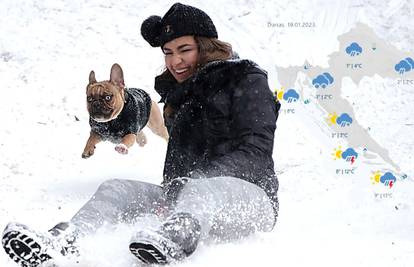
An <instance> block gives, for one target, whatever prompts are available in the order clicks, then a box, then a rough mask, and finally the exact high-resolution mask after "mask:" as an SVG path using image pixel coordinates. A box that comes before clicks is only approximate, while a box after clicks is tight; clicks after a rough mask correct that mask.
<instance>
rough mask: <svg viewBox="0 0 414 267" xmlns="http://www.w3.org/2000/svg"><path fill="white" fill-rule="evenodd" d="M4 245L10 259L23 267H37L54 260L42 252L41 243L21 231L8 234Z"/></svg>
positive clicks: (4, 237) (3, 241)
mask: <svg viewBox="0 0 414 267" xmlns="http://www.w3.org/2000/svg"><path fill="white" fill-rule="evenodd" d="M2 243H3V248H4V250H5V251H6V253H7V254H8V255H9V257H10V258H11V259H12V260H14V261H15V262H16V263H17V264H19V265H20V266H22V267H36V266H39V265H40V264H42V263H43V262H45V261H48V260H50V259H52V257H51V256H49V255H48V254H46V253H42V252H41V250H42V249H41V246H40V245H39V243H37V242H36V241H34V240H33V238H31V237H29V236H27V235H25V234H23V233H21V232H19V231H10V232H8V233H6V234H5V235H4V236H3V240H2Z"/></svg>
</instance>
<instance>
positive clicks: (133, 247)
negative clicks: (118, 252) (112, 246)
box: [129, 242, 168, 265]
mask: <svg viewBox="0 0 414 267" xmlns="http://www.w3.org/2000/svg"><path fill="white" fill-rule="evenodd" d="M129 250H130V251H131V253H132V254H133V255H134V256H135V257H137V258H138V259H139V260H140V261H142V262H143V263H145V264H163V265H164V264H167V263H168V261H167V256H166V255H165V253H163V252H162V251H161V250H160V249H158V248H156V247H155V246H154V245H152V244H147V243H142V242H134V243H131V244H130V245H129Z"/></svg>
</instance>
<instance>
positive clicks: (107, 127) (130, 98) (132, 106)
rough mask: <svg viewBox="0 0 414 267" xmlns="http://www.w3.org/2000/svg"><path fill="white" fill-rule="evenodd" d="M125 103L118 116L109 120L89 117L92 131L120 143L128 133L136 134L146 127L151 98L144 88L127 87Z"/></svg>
mask: <svg viewBox="0 0 414 267" xmlns="http://www.w3.org/2000/svg"><path fill="white" fill-rule="evenodd" d="M125 101H126V103H125V105H124V108H123V109H122V111H121V113H120V114H119V115H118V117H117V118H115V119H113V120H111V121H108V122H97V121H95V120H93V119H92V118H89V124H90V126H91V129H92V131H94V132H95V133H97V134H98V135H99V136H100V137H101V138H102V139H103V140H109V141H111V142H114V143H120V142H121V140H122V137H124V136H125V135H127V134H131V133H132V134H136V133H138V132H139V131H141V130H142V128H144V127H145V125H146V124H147V122H148V119H149V115H150V111H151V98H150V96H149V95H148V94H147V93H146V92H145V91H144V90H142V89H137V88H126V89H125Z"/></svg>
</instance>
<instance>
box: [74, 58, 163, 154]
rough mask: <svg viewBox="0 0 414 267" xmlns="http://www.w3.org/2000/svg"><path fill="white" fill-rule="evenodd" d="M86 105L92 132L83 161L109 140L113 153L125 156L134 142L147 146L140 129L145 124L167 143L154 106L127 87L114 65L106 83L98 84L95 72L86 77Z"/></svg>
mask: <svg viewBox="0 0 414 267" xmlns="http://www.w3.org/2000/svg"><path fill="white" fill-rule="evenodd" d="M86 102H87V109H88V112H89V125H90V126H91V132H90V135H89V139H88V141H87V142H86V145H85V149H84V150H83V153H82V158H89V157H90V156H92V155H93V154H94V152H95V147H96V144H98V143H99V142H101V141H111V142H112V143H115V144H117V145H116V146H115V150H116V151H117V152H119V153H121V154H128V148H130V147H131V146H132V145H133V144H134V143H135V142H137V143H138V144H139V145H140V146H144V145H145V144H146V143H147V138H146V136H145V134H144V133H143V132H142V129H143V128H144V127H145V126H146V125H147V126H148V128H150V129H151V131H152V132H153V133H155V134H156V135H158V136H160V137H162V138H163V139H165V140H166V141H168V132H167V129H166V127H165V125H164V120H163V118H162V116H161V112H160V110H159V108H158V106H157V103H155V102H154V101H152V100H151V98H150V96H149V95H148V94H147V93H146V92H145V91H144V90H142V89H137V88H126V87H125V83H124V75H123V71H122V68H121V66H119V65H118V64H116V63H115V64H114V65H113V66H112V68H111V74H110V79H109V81H101V82H97V81H96V79H95V72H94V71H91V72H90V74H89V84H88V85H87V87H86Z"/></svg>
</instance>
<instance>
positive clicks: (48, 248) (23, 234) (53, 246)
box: [2, 223, 78, 267]
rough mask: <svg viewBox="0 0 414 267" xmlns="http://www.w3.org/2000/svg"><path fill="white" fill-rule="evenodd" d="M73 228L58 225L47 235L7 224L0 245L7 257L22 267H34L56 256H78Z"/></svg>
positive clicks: (66, 225)
mask: <svg viewBox="0 0 414 267" xmlns="http://www.w3.org/2000/svg"><path fill="white" fill-rule="evenodd" d="M76 235H77V234H76V230H75V228H74V226H72V225H69V224H68V223H59V224H57V225H56V226H55V227H53V228H52V229H50V230H49V231H48V232H47V233H38V232H36V231H34V230H32V229H30V228H29V227H27V226H26V225H23V224H19V223H9V224H8V225H7V226H6V228H5V229H4V232H3V236H2V245H3V248H4V250H5V251H6V253H7V254H8V255H9V257H10V258H11V259H12V260H14V261H15V262H16V263H17V264H19V265H20V266H22V267H36V266H39V265H40V264H42V263H43V262H46V261H49V260H51V259H52V258H54V257H56V256H62V255H64V256H65V255H67V254H78V250H77V248H76V246H75V245H74V242H75V239H76Z"/></svg>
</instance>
